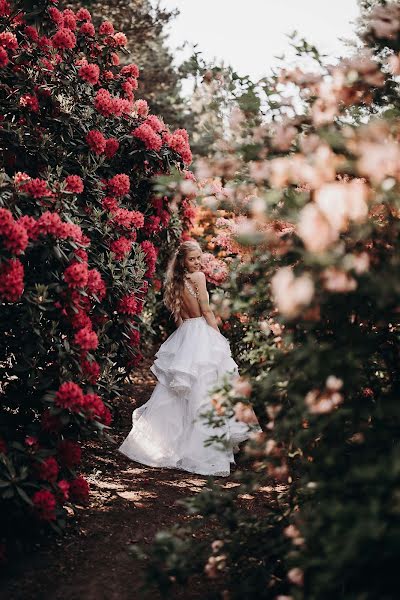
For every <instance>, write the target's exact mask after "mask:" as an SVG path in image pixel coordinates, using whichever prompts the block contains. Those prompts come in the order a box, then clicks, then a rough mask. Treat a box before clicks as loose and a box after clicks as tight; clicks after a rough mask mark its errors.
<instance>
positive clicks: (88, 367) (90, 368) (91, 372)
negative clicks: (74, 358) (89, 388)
mask: <svg viewBox="0 0 400 600" xmlns="http://www.w3.org/2000/svg"><path fill="white" fill-rule="evenodd" d="M81 369H82V372H83V373H84V375H85V376H86V378H87V379H88V381H89V382H90V383H92V384H94V383H96V381H97V380H98V378H99V376H100V365H99V363H98V362H96V361H95V360H92V362H89V361H88V360H81Z"/></svg>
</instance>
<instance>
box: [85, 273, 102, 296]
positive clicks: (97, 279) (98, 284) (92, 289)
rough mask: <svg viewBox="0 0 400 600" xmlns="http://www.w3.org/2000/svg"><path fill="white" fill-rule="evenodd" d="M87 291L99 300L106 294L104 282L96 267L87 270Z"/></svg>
mask: <svg viewBox="0 0 400 600" xmlns="http://www.w3.org/2000/svg"><path fill="white" fill-rule="evenodd" d="M87 291H88V292H89V294H91V295H93V294H95V295H96V296H97V297H98V298H99V300H100V301H101V300H103V298H104V296H105V295H106V284H105V283H104V281H103V279H102V277H101V275H100V273H99V271H98V270H97V269H90V271H89V274H88V282H87Z"/></svg>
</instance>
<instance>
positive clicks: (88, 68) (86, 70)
mask: <svg viewBox="0 0 400 600" xmlns="http://www.w3.org/2000/svg"><path fill="white" fill-rule="evenodd" d="M78 73H79V76H80V77H81V78H82V79H83V80H84V81H86V82H87V83H90V85H96V83H98V81H99V77H100V67H99V66H98V65H96V64H94V63H88V62H86V61H85V63H84V64H83V65H82V66H81V68H80V69H79V71H78Z"/></svg>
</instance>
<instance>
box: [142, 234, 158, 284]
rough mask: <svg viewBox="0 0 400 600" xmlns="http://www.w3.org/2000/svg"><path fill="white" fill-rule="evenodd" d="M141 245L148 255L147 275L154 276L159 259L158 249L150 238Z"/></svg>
mask: <svg viewBox="0 0 400 600" xmlns="http://www.w3.org/2000/svg"><path fill="white" fill-rule="evenodd" d="M140 246H141V248H142V250H143V252H144V253H145V255H146V264H147V271H146V274H145V276H146V277H153V275H154V272H155V265H156V261H157V250H156V249H155V246H154V244H152V243H151V242H150V241H149V240H144V241H143V242H142V243H141V244H140Z"/></svg>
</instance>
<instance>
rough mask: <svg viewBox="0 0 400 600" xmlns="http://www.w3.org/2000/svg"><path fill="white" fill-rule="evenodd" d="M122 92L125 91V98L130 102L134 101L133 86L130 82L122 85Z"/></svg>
mask: <svg viewBox="0 0 400 600" xmlns="http://www.w3.org/2000/svg"><path fill="white" fill-rule="evenodd" d="M121 87H122V90H123V91H124V94H125V96H126V97H127V98H128V100H133V99H134V95H133V87H132V86H131V84H130V83H129V82H128V81H124V83H123V84H122V86H121Z"/></svg>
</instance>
